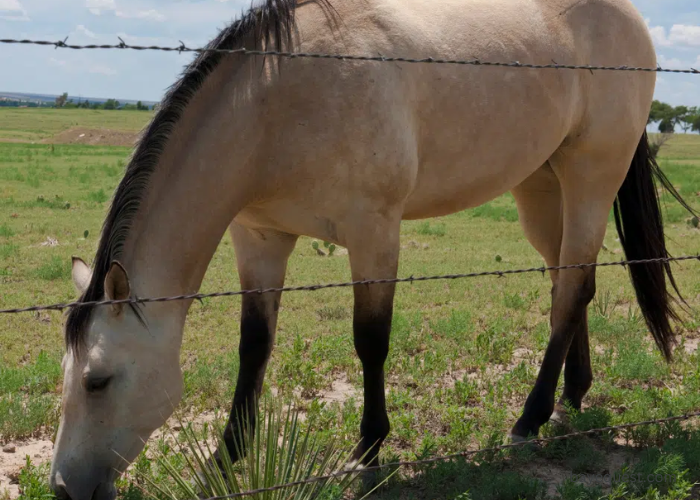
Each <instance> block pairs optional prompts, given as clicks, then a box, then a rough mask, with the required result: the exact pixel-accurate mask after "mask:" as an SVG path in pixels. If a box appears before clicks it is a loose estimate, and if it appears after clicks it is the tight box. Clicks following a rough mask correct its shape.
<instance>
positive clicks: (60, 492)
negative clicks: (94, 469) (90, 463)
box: [50, 472, 117, 500]
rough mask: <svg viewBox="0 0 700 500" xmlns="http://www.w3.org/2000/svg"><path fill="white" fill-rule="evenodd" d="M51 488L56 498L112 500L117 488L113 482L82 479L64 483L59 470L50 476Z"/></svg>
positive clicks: (60, 499) (65, 499) (68, 499)
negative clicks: (73, 482)
mask: <svg viewBox="0 0 700 500" xmlns="http://www.w3.org/2000/svg"><path fill="white" fill-rule="evenodd" d="M50 485H51V490H52V491H53V493H54V495H56V498H58V500H114V499H115V498H116V497H117V490H116V488H115V486H114V484H113V483H109V482H100V481H90V480H89V479H88V480H82V481H80V484H78V482H77V481H76V483H75V484H72V483H71V484H66V482H65V480H64V479H63V476H62V475H61V473H60V472H56V473H55V474H53V475H52V476H51V480H50Z"/></svg>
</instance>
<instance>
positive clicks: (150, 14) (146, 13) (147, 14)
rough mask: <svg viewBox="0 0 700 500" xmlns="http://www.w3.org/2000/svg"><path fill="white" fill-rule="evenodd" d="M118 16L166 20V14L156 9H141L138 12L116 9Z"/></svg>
mask: <svg viewBox="0 0 700 500" xmlns="http://www.w3.org/2000/svg"><path fill="white" fill-rule="evenodd" d="M116 15H117V17H121V18H124V19H150V20H151V21H158V22H162V21H165V16H164V15H163V14H161V13H160V12H158V11H157V10H155V9H149V10H140V11H138V12H123V11H121V10H118V11H116Z"/></svg>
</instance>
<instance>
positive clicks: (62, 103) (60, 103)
mask: <svg viewBox="0 0 700 500" xmlns="http://www.w3.org/2000/svg"><path fill="white" fill-rule="evenodd" d="M67 100H68V92H64V93H63V94H61V95H60V96H58V97H57V98H56V107H57V108H62V107H63V106H65V105H66V101H67Z"/></svg>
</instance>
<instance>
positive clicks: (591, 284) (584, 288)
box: [578, 269, 596, 306]
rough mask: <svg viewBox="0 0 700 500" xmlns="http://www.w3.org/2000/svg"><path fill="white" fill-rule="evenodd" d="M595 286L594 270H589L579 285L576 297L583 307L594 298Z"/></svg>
mask: <svg viewBox="0 0 700 500" xmlns="http://www.w3.org/2000/svg"><path fill="white" fill-rule="evenodd" d="M595 292H596V284H595V270H594V269H591V270H590V271H589V272H587V273H586V276H585V278H584V279H583V282H582V283H581V284H580V285H579V289H578V296H579V301H580V302H581V303H582V305H584V306H588V304H590V303H591V301H592V300H593V298H594V297H595Z"/></svg>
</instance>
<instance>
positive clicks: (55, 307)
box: [0, 255, 700, 314]
mask: <svg viewBox="0 0 700 500" xmlns="http://www.w3.org/2000/svg"><path fill="white" fill-rule="evenodd" d="M694 260H697V261H699V262H700V255H683V256H680V257H659V258H655V259H643V260H620V261H613V262H592V263H588V264H569V265H565V266H540V267H530V268H526V269H504V270H500V271H480V272H473V273H462V274H440V275H435V276H409V277H406V278H387V279H367V280H360V281H346V282H342V283H325V284H324V283H318V284H314V285H301V286H287V287H278V288H256V289H251V290H234V291H225V292H212V293H192V294H182V295H172V296H168V297H141V298H140V297H132V298H128V299H121V300H95V301H85V302H81V301H76V302H65V303H57V304H49V305H37V306H29V307H20V308H12V309H0V314H18V313H25V312H38V311H62V310H64V309H70V308H75V307H92V306H104V305H117V304H146V303H151V302H172V301H180V300H202V299H210V298H219V297H235V296H239V295H260V294H263V293H274V292H315V291H317V290H325V289H328V288H347V287H354V286H358V285H377V284H389V283H415V282H422V281H436V280H457V279H464V278H479V277H485V276H496V277H499V278H504V277H506V276H511V275H516V274H530V273H541V274H543V275H544V273H546V272H548V271H562V270H567V269H587V268H598V267H613V266H622V267H627V266H638V265H648V264H668V263H671V262H684V261H694Z"/></svg>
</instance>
